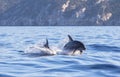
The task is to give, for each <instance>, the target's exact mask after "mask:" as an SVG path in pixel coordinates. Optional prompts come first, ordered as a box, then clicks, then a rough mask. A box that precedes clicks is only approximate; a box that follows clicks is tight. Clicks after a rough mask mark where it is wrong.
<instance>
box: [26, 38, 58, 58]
mask: <svg viewBox="0 0 120 77" xmlns="http://www.w3.org/2000/svg"><path fill="white" fill-rule="evenodd" d="M26 53H29V54H37V55H40V56H48V55H55V54H56V53H55V52H54V51H53V50H52V49H51V48H50V47H49V42H48V39H46V42H45V44H44V45H41V46H38V45H37V46H32V47H30V48H29V50H28V51H27V52H26Z"/></svg>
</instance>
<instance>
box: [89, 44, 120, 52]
mask: <svg viewBox="0 0 120 77" xmlns="http://www.w3.org/2000/svg"><path fill="white" fill-rule="evenodd" d="M89 46H90V47H91V48H92V49H95V50H97V51H109V52H120V47H116V46H108V45H104V44H92V45H89Z"/></svg>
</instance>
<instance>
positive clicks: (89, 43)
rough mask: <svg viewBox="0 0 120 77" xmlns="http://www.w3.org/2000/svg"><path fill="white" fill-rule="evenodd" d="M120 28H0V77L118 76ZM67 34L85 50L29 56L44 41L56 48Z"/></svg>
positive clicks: (119, 73)
mask: <svg viewBox="0 0 120 77" xmlns="http://www.w3.org/2000/svg"><path fill="white" fill-rule="evenodd" d="M119 33H120V27H117V26H116V27H112V26H111V27H110V26H109V27H95V26H92V27H77V26H76V27H72V26H69V27H67V26H66V27H62V26H61V27H0V53H1V55H0V77H88V76H89V77H120V34H119ZM68 34H70V35H71V36H72V37H73V38H74V39H76V40H80V41H82V42H83V43H84V44H85V46H86V48H87V50H86V51H85V52H83V54H82V55H79V56H68V55H54V56H29V55H27V54H24V51H25V49H26V48H27V47H28V46H30V45H33V44H36V43H38V42H39V41H41V40H43V39H45V38H48V39H49V42H50V46H57V44H59V43H60V42H62V41H63V39H64V38H66V37H67V35H68Z"/></svg>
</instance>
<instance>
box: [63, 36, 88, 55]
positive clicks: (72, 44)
mask: <svg viewBox="0 0 120 77" xmlns="http://www.w3.org/2000/svg"><path fill="white" fill-rule="evenodd" d="M68 38H69V41H68V43H66V44H65V45H64V47H63V52H62V54H64V55H69V54H71V55H74V54H75V52H76V51H79V52H80V54H82V52H83V50H86V48H85V45H84V44H83V43H82V42H80V41H77V40H73V39H72V37H71V36H70V35H68Z"/></svg>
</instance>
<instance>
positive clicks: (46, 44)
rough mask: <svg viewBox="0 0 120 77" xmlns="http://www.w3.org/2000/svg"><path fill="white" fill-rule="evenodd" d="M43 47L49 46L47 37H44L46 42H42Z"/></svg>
mask: <svg viewBox="0 0 120 77" xmlns="http://www.w3.org/2000/svg"><path fill="white" fill-rule="evenodd" d="M44 47H46V48H49V43H48V39H47V38H46V43H45V44H44Z"/></svg>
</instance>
